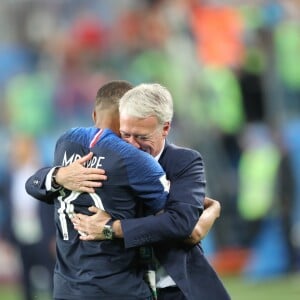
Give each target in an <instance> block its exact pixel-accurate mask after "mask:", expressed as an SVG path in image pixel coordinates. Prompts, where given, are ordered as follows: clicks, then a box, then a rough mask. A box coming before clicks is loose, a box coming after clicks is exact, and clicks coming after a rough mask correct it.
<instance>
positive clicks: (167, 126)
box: [163, 122, 171, 137]
mask: <svg viewBox="0 0 300 300" xmlns="http://www.w3.org/2000/svg"><path fill="white" fill-rule="evenodd" d="M170 129H171V123H170V122H165V123H164V126H163V135H164V137H166V136H167V135H168V134H169V131H170Z"/></svg>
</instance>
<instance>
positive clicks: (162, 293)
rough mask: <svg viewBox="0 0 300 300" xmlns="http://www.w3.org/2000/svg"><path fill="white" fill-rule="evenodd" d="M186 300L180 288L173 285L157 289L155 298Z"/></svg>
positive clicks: (159, 299)
mask: <svg viewBox="0 0 300 300" xmlns="http://www.w3.org/2000/svg"><path fill="white" fill-rule="evenodd" d="M175 299H176V300H187V299H186V298H185V296H184V295H183V293H182V292H181V290H180V289H179V288H178V287H177V286H175V287H173V286H172V287H166V288H163V289H157V300H175Z"/></svg>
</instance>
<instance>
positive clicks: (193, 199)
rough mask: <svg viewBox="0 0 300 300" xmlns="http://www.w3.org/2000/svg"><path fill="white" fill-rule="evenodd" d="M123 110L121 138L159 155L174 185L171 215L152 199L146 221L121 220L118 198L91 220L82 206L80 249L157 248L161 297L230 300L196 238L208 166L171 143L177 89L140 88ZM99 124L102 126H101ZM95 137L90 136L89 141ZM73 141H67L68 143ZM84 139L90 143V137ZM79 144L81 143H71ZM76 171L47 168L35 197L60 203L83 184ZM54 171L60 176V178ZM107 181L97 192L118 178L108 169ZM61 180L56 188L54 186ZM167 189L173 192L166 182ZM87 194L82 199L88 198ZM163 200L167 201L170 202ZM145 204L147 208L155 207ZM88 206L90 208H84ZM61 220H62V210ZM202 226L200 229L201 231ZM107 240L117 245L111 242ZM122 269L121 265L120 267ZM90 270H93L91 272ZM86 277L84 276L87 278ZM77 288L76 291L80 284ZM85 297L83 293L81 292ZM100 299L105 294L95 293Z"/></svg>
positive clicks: (31, 184)
mask: <svg viewBox="0 0 300 300" xmlns="http://www.w3.org/2000/svg"><path fill="white" fill-rule="evenodd" d="M119 110H120V133H121V137H122V138H123V139H124V140H125V141H127V142H128V143H130V144H132V145H133V146H135V147H136V148H139V149H141V150H143V151H141V152H148V153H149V154H151V155H152V156H153V157H154V158H155V159H156V160H158V161H159V163H160V165H161V166H162V167H163V169H164V171H165V173H166V176H167V179H168V180H169V181H170V191H169V195H168V201H167V203H166V205H163V207H164V210H163V212H160V213H158V214H157V212H158V210H160V208H161V206H160V205H159V204H158V203H162V202H164V201H163V200H161V201H159V200H158V201H157V202H155V201H154V200H153V199H152V200H153V201H149V202H150V204H151V203H152V206H151V205H148V207H147V216H145V217H142V218H138V219H134V218H132V217H129V218H128V217H127V216H126V215H125V214H123V215H122V214H121V213H119V214H117V210H118V208H120V203H118V201H117V200H118V199H115V200H114V201H113V202H114V204H111V205H112V206H110V207H109V206H108V207H105V205H104V207H101V206H99V205H98V208H100V209H95V208H92V209H90V211H92V212H96V213H95V214H94V215H92V216H84V214H86V213H87V211H84V212H83V213H84V214H82V213H81V211H80V209H79V208H76V207H75V209H74V211H72V214H71V215H70V216H69V217H70V218H71V219H70V220H71V221H72V222H73V223H74V224H75V229H77V230H78V232H80V233H82V234H83V235H82V236H81V237H80V239H79V238H78V240H80V243H79V246H78V247H85V246H84V243H93V244H94V246H95V247H100V248H102V247H104V245H105V243H107V242H109V243H116V245H120V243H122V245H123V246H124V249H135V247H138V246H142V245H145V244H152V246H153V249H154V255H153V256H154V259H156V260H157V261H158V264H157V271H156V274H157V275H158V278H157V280H156V286H157V292H158V299H178V300H180V299H191V300H193V299H197V300H198V299H204V300H214V299H215V300H223V299H224V300H226V299H230V297H229V295H228V293H227V292H226V290H225V289H224V287H223V285H222V283H221V281H220V279H219V278H218V276H217V274H216V273H215V271H214V270H213V269H212V267H211V266H210V265H209V263H208V262H207V260H206V258H205V257H204V254H203V251H202V249H201V246H200V244H199V243H196V242H198V238H197V237H196V238H193V234H194V233H195V232H197V226H198V225H199V223H201V222H200V221H201V218H202V216H201V218H200V215H201V213H202V211H203V207H204V197H205V177H204V166H203V161H202V158H201V155H200V154H199V153H198V152H197V151H194V150H191V149H186V148H181V147H177V146H175V145H173V144H169V143H168V142H167V140H166V137H167V135H168V133H169V130H170V128H171V121H172V117H173V102H172V97H171V95H170V93H169V91H168V90H167V89H166V88H164V87H162V86H161V85H159V84H142V85H139V86H137V87H134V88H132V89H130V90H128V91H127V92H126V93H125V95H124V96H123V97H122V98H121V100H120V107H119ZM102 117H103V116H102ZM104 117H105V115H104ZM96 126H97V127H98V124H97V120H96ZM77 130H79V131H80V130H81V129H77ZM94 130H95V129H94ZM91 136H92V135H89V137H91ZM65 139H66V138H65V137H63V140H65ZM83 139H85V138H84V137H83ZM72 142H74V141H73V140H72V139H71V143H72ZM62 150H63V149H61V151H62ZM86 152H87V150H86ZM82 154H84V153H82ZM128 156H129V157H131V159H135V157H132V153H130V154H128ZM149 157H150V156H149ZM90 158H91V157H90ZM83 161H84V160H83V159H81V160H78V163H77V165H76V162H75V163H74V165H73V166H74V168H77V169H78V168H79V167H80V163H82V162H83ZM123 163H124V162H123ZM57 165H59V164H57ZM71 166H72V165H70V166H68V167H61V168H46V169H43V170H40V171H38V172H37V173H36V174H35V175H34V176H32V177H31V178H30V179H29V180H28V181H27V183H26V189H27V191H28V192H29V193H30V194H31V195H33V196H35V197H36V198H39V199H41V200H44V201H47V202H51V201H53V199H54V197H53V194H55V193H56V196H58V193H65V191H66V189H60V187H59V186H64V187H65V188H69V189H71V188H70V187H72V183H71V182H72V180H73V179H74V180H75V178H76V176H74V177H73V179H72V171H71V168H70V167H71ZM103 169H105V167H103ZM73 170H74V169H73ZM90 170H92V169H90ZM53 172H54V175H55V176H53ZM135 172H136V174H135V175H132V176H135V177H143V178H144V179H145V177H147V176H149V175H151V174H149V173H148V171H147V169H145V167H144V164H143V163H140V164H139V168H138V169H135ZM73 174H74V172H73ZM101 174H102V173H101V172H100V171H99V172H98V173H97V172H95V173H93V174H92V173H91V171H90V172H87V173H86V177H85V179H87V180H84V181H83V182H85V184H84V186H85V188H87V189H89V188H92V183H93V182H94V180H96V179H100V178H103V177H101ZM106 175H107V180H106V181H103V183H102V187H100V188H99V182H97V184H96V183H95V185H94V187H95V188H96V193H95V194H97V193H99V190H100V189H104V188H105V186H106V185H108V184H109V183H110V182H111V180H114V177H111V175H110V173H109V172H108V171H107V170H106ZM160 175H161V174H160ZM119 176H120V177H121V176H128V174H127V173H126V174H125V173H123V174H119ZM49 178H50V179H49ZM51 178H52V185H53V184H54V185H55V184H59V186H56V187H57V188H58V189H59V191H54V190H53V186H51ZM77 178H78V176H77ZM160 178H161V177H160ZM53 179H55V180H56V182H55V181H54V182H53ZM89 179H91V180H89ZM49 182H50V184H49ZM47 183H48V184H47ZM163 185H164V186H165V182H164V183H163ZM54 187H55V186H54ZM143 187H144V185H143ZM81 188H82V187H81ZM75 189H76V188H75ZM83 189H84V188H83ZM77 191H80V188H77ZM71 194H72V193H71ZM85 194H86V193H81V194H80V196H81V195H85ZM145 194H147V192H145ZM152 194H153V192H152ZM76 195H77V194H76ZM93 195H94V194H93ZM142 196H145V195H142ZM60 197H61V196H58V197H57V198H56V200H55V201H54V202H57V200H58V202H59V201H62V202H64V201H65V200H61V198H60ZM161 197H162V198H163V196H161ZM51 199H52V200H51ZM63 199H65V198H63ZM140 202H141V201H140ZM144 202H145V204H147V201H144ZM59 203H61V202H59ZM153 203H154V204H153ZM61 204H62V203H61ZM82 205H85V204H84V203H82ZM94 206H95V205H94ZM96 206H97V205H96ZM101 208H102V210H101ZM103 210H105V211H106V212H107V213H109V215H107V214H106V213H104V212H103ZM205 211H208V209H207V210H204V212H205ZM78 213H79V214H78ZM57 215H58V217H57V218H58V219H59V211H58V212H57ZM110 216H111V217H110ZM203 216H204V213H203ZM215 217H216V215H214V214H212V216H211V217H209V218H207V220H208V221H207V222H208V224H210V225H211V224H212V223H213V221H214V219H215ZM199 218H200V219H199ZM210 225H209V226H210ZM206 226H207V225H206ZM194 228H196V229H195V230H194V231H193V229H194ZM198 229H199V228H198ZM97 230H98V232H97ZM192 232H193V233H192ZM95 237H97V238H100V239H104V241H102V242H101V241H97V242H96V241H90V240H92V239H93V238H95ZM107 238H109V239H110V240H109V241H108V240H105V239H107ZM121 238H123V239H121ZM194 239H195V240H196V242H195V245H191V242H190V243H188V242H189V240H191V241H192V242H193V241H194ZM82 240H83V241H82ZM123 241H124V244H123ZM103 243H104V244H103ZM124 251H125V250H124ZM99 255H100V254H99ZM115 263H116V264H117V265H118V264H119V262H117V261H116V262H115ZM111 268H112V267H111ZM86 271H87V272H88V270H86ZM111 273H113V272H111ZM80 275H81V274H78V277H79V278H80ZM111 275H112V276H114V275H115V274H111ZM79 280H80V279H79ZM87 284H88V283H87ZM100 285H101V284H100ZM75 287H76V285H74V288H75ZM111 292H112V291H111ZM78 293H79V294H80V291H78ZM81 295H82V294H81ZM111 295H113V292H112V294H111ZM95 296H97V295H96V294H95ZM98 296H99V298H100V296H102V295H101V294H98ZM64 297H65V298H60V299H77V298H75V297H73V298H72V297H69V298H68V297H67V295H66V296H64ZM143 297H144V296H141V295H135V298H134V297H131V296H130V295H127V294H126V293H125V292H124V294H123V297H122V299H146V298H145V297H144V298H143ZM78 299H79V298H78ZM101 299H104V298H101ZM110 299H121V297H120V298H117V297H115V298H113V297H111V298H110Z"/></svg>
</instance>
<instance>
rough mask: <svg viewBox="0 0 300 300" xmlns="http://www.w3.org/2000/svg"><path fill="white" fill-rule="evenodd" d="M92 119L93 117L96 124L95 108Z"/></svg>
mask: <svg viewBox="0 0 300 300" xmlns="http://www.w3.org/2000/svg"><path fill="white" fill-rule="evenodd" d="M92 119H93V121H94V123H95V124H96V110H95V109H94V110H93V113H92Z"/></svg>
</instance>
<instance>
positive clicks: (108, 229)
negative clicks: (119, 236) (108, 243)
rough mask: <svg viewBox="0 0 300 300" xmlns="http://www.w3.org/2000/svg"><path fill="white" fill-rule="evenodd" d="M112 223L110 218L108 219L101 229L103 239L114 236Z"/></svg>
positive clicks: (110, 238) (109, 238)
mask: <svg viewBox="0 0 300 300" xmlns="http://www.w3.org/2000/svg"><path fill="white" fill-rule="evenodd" d="M112 223H113V221H112V220H110V221H108V222H107V223H106V225H104V227H103V229H102V234H103V236H104V239H105V240H112V239H113V238H114V237H115V232H114V229H113V227H112Z"/></svg>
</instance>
